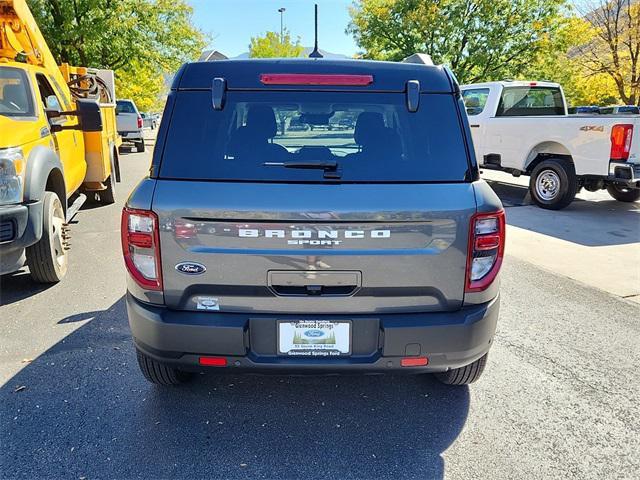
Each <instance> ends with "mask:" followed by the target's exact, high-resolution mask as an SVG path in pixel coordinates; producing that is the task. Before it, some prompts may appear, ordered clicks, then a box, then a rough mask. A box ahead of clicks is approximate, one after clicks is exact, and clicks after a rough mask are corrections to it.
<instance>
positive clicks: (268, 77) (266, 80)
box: [260, 73, 373, 87]
mask: <svg viewBox="0 0 640 480" xmlns="http://www.w3.org/2000/svg"><path fill="white" fill-rule="evenodd" d="M260 82H261V83H262V84H263V85H332V86H354V87H366V86H367V85H371V84H372V83H373V75H353V74H333V73H263V74H261V75H260Z"/></svg>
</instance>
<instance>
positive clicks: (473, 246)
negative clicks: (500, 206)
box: [465, 210, 505, 292]
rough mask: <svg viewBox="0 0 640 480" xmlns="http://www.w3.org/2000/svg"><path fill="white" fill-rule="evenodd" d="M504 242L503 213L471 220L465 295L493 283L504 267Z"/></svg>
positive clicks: (486, 214) (484, 214) (483, 288)
mask: <svg viewBox="0 0 640 480" xmlns="http://www.w3.org/2000/svg"><path fill="white" fill-rule="evenodd" d="M504 243H505V219H504V210H500V211H499V212H493V213H477V214H475V215H474V216H473V217H472V218H471V224H470V225H469V255H468V257H467V281H466V288H465V291H466V292H481V291H483V290H486V289H487V288H489V286H490V285H491V284H492V283H493V281H494V280H495V278H496V276H497V275H498V272H499V271H500V267H501V266H502V259H503V257H504Z"/></svg>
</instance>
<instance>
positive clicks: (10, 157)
mask: <svg viewBox="0 0 640 480" xmlns="http://www.w3.org/2000/svg"><path fill="white" fill-rule="evenodd" d="M24 167H25V161H24V156H23V154H22V149H21V148H3V149H0V205H3V204H9V203H20V202H22V182H23V180H22V178H23V175H24Z"/></svg>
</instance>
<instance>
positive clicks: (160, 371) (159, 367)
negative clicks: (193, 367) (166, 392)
mask: <svg viewBox="0 0 640 480" xmlns="http://www.w3.org/2000/svg"><path fill="white" fill-rule="evenodd" d="M136 353H137V355H138V366H139V367H140V371H141V372H142V374H143V375H144V378H146V379H147V380H148V381H150V382H151V383H155V384H156V385H163V386H169V385H179V384H181V383H183V382H186V381H187V380H189V379H190V378H191V375H190V374H189V373H188V372H183V371H181V370H178V369H177V368H173V367H170V366H168V365H165V364H164V363H160V362H157V361H156V360H154V359H153V358H151V357H149V356H147V355H145V354H144V353H142V352H141V351H140V350H137V349H136Z"/></svg>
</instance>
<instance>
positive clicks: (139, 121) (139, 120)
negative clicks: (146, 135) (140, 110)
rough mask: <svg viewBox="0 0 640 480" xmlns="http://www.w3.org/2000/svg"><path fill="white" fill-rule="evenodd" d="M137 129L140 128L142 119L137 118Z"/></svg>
mask: <svg viewBox="0 0 640 480" xmlns="http://www.w3.org/2000/svg"><path fill="white" fill-rule="evenodd" d="M138 128H142V117H138Z"/></svg>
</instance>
